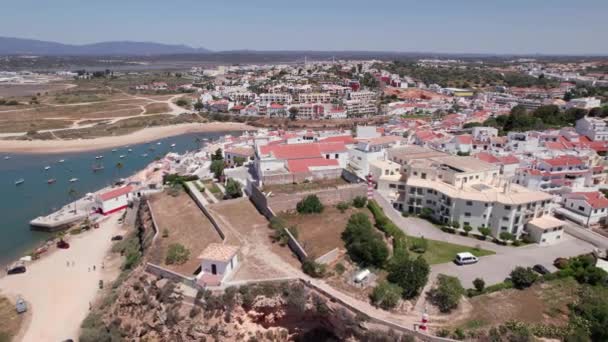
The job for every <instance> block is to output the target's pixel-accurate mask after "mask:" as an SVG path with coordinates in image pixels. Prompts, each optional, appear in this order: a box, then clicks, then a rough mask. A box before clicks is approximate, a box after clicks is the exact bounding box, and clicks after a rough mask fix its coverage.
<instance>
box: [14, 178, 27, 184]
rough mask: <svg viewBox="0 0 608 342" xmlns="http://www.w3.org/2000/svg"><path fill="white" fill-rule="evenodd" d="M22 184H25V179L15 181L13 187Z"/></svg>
mask: <svg viewBox="0 0 608 342" xmlns="http://www.w3.org/2000/svg"><path fill="white" fill-rule="evenodd" d="M23 183H25V179H23V178H19V179H17V180H16V181H15V185H21V184H23Z"/></svg>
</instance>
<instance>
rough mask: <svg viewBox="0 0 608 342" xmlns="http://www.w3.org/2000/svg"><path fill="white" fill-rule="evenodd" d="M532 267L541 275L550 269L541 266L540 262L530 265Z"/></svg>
mask: <svg viewBox="0 0 608 342" xmlns="http://www.w3.org/2000/svg"><path fill="white" fill-rule="evenodd" d="M532 269H533V270H534V271H536V272H538V273H540V274H542V275H545V274H549V273H551V271H549V270H548V269H547V268H546V267H545V266H543V265H541V264H536V265H534V267H532Z"/></svg>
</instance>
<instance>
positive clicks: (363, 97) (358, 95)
mask: <svg viewBox="0 0 608 342" xmlns="http://www.w3.org/2000/svg"><path fill="white" fill-rule="evenodd" d="M375 98H376V93H375V92H373V91H355V92H352V93H350V99H351V100H355V101H361V102H369V101H373V100H374V99H375Z"/></svg>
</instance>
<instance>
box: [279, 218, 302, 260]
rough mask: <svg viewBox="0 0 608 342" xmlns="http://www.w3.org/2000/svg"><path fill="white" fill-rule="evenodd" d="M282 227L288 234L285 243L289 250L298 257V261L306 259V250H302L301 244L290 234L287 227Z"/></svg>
mask: <svg viewBox="0 0 608 342" xmlns="http://www.w3.org/2000/svg"><path fill="white" fill-rule="evenodd" d="M283 229H285V232H286V233H287V235H288V236H289V240H288V241H287V245H288V246H289V248H290V249H291V251H292V252H293V253H294V254H295V255H296V256H297V257H298V259H299V260H300V262H304V260H306V258H308V253H306V251H305V250H304V248H303V247H302V245H300V242H298V240H297V239H296V238H295V237H294V236H293V235H292V234H291V232H290V231H289V229H287V227H285V228H283Z"/></svg>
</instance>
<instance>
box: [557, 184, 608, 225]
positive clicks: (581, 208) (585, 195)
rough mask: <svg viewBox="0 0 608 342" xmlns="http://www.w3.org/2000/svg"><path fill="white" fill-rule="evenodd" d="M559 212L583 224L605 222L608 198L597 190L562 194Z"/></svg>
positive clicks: (607, 213) (607, 211) (607, 212)
mask: <svg viewBox="0 0 608 342" xmlns="http://www.w3.org/2000/svg"><path fill="white" fill-rule="evenodd" d="M557 212H558V213H559V214H562V215H564V216H565V217H566V218H568V219H570V220H572V221H574V222H577V223H579V224H581V225H584V226H593V225H597V224H600V223H605V222H606V216H608V199H607V198H606V197H605V196H604V195H603V194H602V193H601V192H599V191H594V192H573V193H570V194H567V195H565V196H564V203H563V208H560V209H559V210H557Z"/></svg>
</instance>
